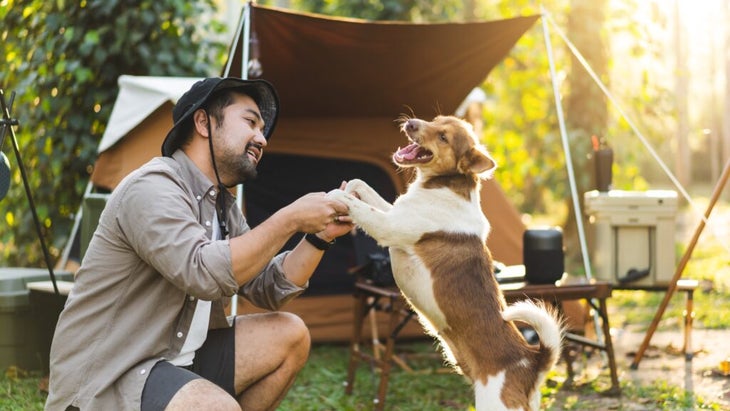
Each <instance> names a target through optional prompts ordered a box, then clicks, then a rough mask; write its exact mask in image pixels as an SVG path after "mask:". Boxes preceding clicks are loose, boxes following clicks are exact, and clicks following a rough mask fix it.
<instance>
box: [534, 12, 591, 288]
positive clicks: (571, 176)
mask: <svg viewBox="0 0 730 411" xmlns="http://www.w3.org/2000/svg"><path fill="white" fill-rule="evenodd" d="M541 9H542V16H543V17H542V18H541V20H542V29H543V33H544V36H545V47H546V48H547V55H548V62H549V63H550V80H551V81H552V84H553V94H554V96H555V108H556V110H557V114H558V124H559V125H560V138H561V140H562V142H563V152H565V167H566V168H567V169H568V181H569V182H570V194H571V196H572V197H573V199H572V200H573V210H574V211H575V223H576V225H577V226H578V238H579V240H580V252H581V256H582V257H583V267H584V268H585V272H586V277H587V278H588V279H589V280H590V279H592V278H593V274H592V271H591V262H590V259H589V257H588V247H587V246H586V239H585V231H584V229H583V219H582V216H583V214H582V212H581V209H580V203H579V201H578V189H577V187H576V184H575V173H574V172H573V160H572V158H571V155H570V143H569V142H568V133H567V132H566V130H565V119H564V117H563V106H562V103H561V102H560V90H559V88H558V82H557V80H556V79H557V76H556V75H555V62H554V60H553V49H552V46H551V44H550V32H549V31H548V26H547V19H545V15H546V14H547V12H546V11H545V8H544V7H541Z"/></svg>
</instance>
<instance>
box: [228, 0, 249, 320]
mask: <svg viewBox="0 0 730 411" xmlns="http://www.w3.org/2000/svg"><path fill="white" fill-rule="evenodd" d="M241 35H243V42H242V43H241V78H242V79H244V80H246V79H248V59H249V47H250V44H249V43H250V38H251V2H247V3H246V4H245V5H244V6H243V12H242V13H241V23H240V24H239V25H238V30H237V31H236V37H235V38H236V40H235V41H236V42H237V41H238V39H239V38H240V36H241ZM235 50H236V47H231V56H230V57H229V58H228V65H227V66H226V75H228V73H229V72H230V69H231V66H230V64H231V62H232V61H233V57H232V56H233V55H234V54H235ZM236 206H238V208H239V209H241V211H243V184H239V185H237V186H236ZM236 314H238V295H234V296H233V297H231V315H236Z"/></svg>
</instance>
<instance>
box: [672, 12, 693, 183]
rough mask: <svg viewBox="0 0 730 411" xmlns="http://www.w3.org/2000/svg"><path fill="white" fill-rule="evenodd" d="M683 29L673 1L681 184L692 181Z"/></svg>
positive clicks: (678, 157) (677, 168)
mask: <svg viewBox="0 0 730 411" xmlns="http://www.w3.org/2000/svg"><path fill="white" fill-rule="evenodd" d="M684 37H685V30H684V25H683V24H682V17H681V12H680V6H679V0H675V1H674V50H675V65H676V69H675V71H674V72H675V77H674V82H675V83H674V84H675V86H674V87H675V93H676V95H677V153H676V156H675V168H676V170H675V172H676V174H677V179H678V180H679V182H680V184H682V186H684V187H687V186H688V185H689V184H690V183H691V182H692V163H691V154H692V153H691V152H690V148H689V115H688V114H687V101H688V97H687V95H688V92H689V68H688V67H687V51H686V49H685V47H684V45H685V40H684Z"/></svg>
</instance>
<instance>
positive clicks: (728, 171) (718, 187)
mask: <svg viewBox="0 0 730 411" xmlns="http://www.w3.org/2000/svg"><path fill="white" fill-rule="evenodd" d="M728 177H730V159H728V161H727V163H725V169H724V170H723V171H722V175H721V176H720V179H719V180H718V181H717V184H715V188H714V190H713V192H712V197H711V198H710V203H709V204H708V205H707V210H705V218H703V219H702V220H700V223H699V225H698V226H697V228H696V229H695V233H694V235H693V236H692V240H690V242H689V246H688V247H687V250H686V251H685V252H684V255H683V256H682V260H680V262H679V265H677V270H676V271H675V272H674V277H672V280H671V281H670V282H669V288H667V293H666V294H665V295H664V299H663V300H662V303H661V304H660V305H659V309H658V310H657V313H656V315H654V319H653V320H652V322H651V325H650V326H649V330H648V331H647V332H646V336H644V341H643V342H642V343H641V347H639V350H638V351H637V352H636V354H635V355H634V361H633V362H632V363H631V369H632V370H635V369H637V368H639V361H641V357H643V356H644V351H646V348H647V347H648V346H649V342H650V341H651V337H652V336H653V335H654V331H656V328H657V326H658V325H659V321H660V320H661V319H662V315H664V310H666V309H667V305H668V304H669V300H670V299H671V298H672V294H674V292H675V291H676V290H677V281H679V279H680V278H681V277H682V273H683V272H684V269H685V268H686V267H687V263H688V262H689V259H690V257H691V256H692V252H693V251H694V248H695V246H696V245H697V240H699V238H700V234H702V230H704V228H705V222H706V221H707V219H708V218H709V216H710V213H711V212H712V209H713V208H714V207H715V203H717V200H718V198H720V195H721V194H722V190H723V188H724V187H725V183H726V182H727V180H728Z"/></svg>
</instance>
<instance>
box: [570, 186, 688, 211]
mask: <svg viewBox="0 0 730 411" xmlns="http://www.w3.org/2000/svg"><path fill="white" fill-rule="evenodd" d="M584 200H585V207H586V212H587V213H590V212H598V211H637V212H645V211H651V212H654V211H657V212H670V211H671V212H674V211H675V210H676V209H677V192H676V191H674V190H647V191H624V190H611V191H608V192H598V191H596V190H593V191H588V192H586V193H585V195H584Z"/></svg>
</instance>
